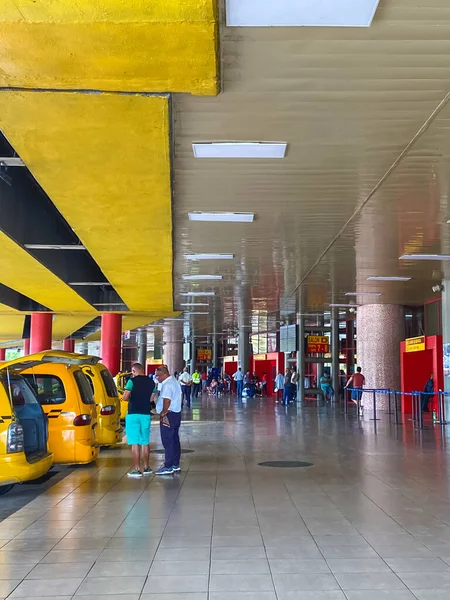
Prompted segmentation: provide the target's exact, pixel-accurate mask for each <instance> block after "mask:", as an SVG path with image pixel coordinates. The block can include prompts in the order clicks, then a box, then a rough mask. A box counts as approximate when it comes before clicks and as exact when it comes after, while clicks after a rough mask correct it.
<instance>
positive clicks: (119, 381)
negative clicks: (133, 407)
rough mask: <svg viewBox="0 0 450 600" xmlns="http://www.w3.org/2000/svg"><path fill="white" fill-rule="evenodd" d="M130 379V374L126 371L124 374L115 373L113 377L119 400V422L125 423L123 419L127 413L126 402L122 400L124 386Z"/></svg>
mask: <svg viewBox="0 0 450 600" xmlns="http://www.w3.org/2000/svg"><path fill="white" fill-rule="evenodd" d="M130 377H131V373H130V372H129V371H126V372H124V373H117V375H116V377H115V381H116V386H117V391H118V393H119V399H120V420H121V421H125V418H126V416H127V413H128V402H125V400H123V393H124V391H125V386H126V384H127V381H128V380H129V378H130Z"/></svg>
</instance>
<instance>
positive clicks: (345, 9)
mask: <svg viewBox="0 0 450 600" xmlns="http://www.w3.org/2000/svg"><path fill="white" fill-rule="evenodd" d="M379 1H380V0H314V1H312V0H227V4H226V6H227V25H228V26H231V27H270V26H279V27H283V26H284V27H295V26H297V27H370V25H371V23H372V20H373V17H374V15H375V12H376V10H377V8H378V4H379Z"/></svg>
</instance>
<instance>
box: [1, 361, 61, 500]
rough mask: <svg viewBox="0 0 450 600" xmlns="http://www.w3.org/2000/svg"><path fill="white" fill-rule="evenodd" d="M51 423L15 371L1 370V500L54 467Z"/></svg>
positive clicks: (23, 380) (30, 390)
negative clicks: (48, 439)
mask: <svg viewBox="0 0 450 600" xmlns="http://www.w3.org/2000/svg"><path fill="white" fill-rule="evenodd" d="M47 438H48V421H47V417H46V416H45V414H44V412H43V410H42V408H41V406H40V405H39V402H38V401H37V398H36V396H35V394H34V392H33V390H32V389H31V387H30V386H29V384H28V383H27V382H26V381H25V379H24V378H23V377H21V376H20V375H18V374H17V372H16V371H15V369H14V368H11V369H6V368H4V367H2V369H1V370H0V496H1V495H3V494H6V492H8V491H9V490H10V489H11V488H12V487H13V486H14V484H16V483H22V482H23V481H32V480H33V479H38V478H39V477H42V476H43V475H45V473H47V471H48V470H49V469H50V468H51V466H52V464H53V456H52V454H51V453H50V452H49V450H48V445H47Z"/></svg>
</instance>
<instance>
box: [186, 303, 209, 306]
mask: <svg viewBox="0 0 450 600" xmlns="http://www.w3.org/2000/svg"><path fill="white" fill-rule="evenodd" d="M180 306H209V304H208V303H207V302H184V303H182V304H180Z"/></svg>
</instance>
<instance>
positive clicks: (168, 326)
mask: <svg viewBox="0 0 450 600" xmlns="http://www.w3.org/2000/svg"><path fill="white" fill-rule="evenodd" d="M163 361H164V364H166V365H167V366H168V367H169V371H170V374H171V375H173V374H174V373H175V371H178V373H179V372H180V371H182V370H183V367H184V360H183V322H182V321H166V322H165V323H164V327H163Z"/></svg>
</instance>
